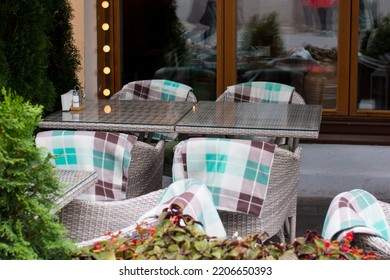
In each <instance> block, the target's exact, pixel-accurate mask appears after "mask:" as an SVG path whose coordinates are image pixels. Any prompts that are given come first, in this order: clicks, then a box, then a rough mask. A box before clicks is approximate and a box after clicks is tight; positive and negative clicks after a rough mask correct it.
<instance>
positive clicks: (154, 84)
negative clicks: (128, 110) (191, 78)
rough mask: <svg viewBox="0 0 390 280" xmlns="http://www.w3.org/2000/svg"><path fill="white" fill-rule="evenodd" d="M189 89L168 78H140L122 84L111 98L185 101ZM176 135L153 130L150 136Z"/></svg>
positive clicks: (154, 137) (165, 137)
mask: <svg viewBox="0 0 390 280" xmlns="http://www.w3.org/2000/svg"><path fill="white" fill-rule="evenodd" d="M191 91H192V88H191V87H189V86H187V85H185V84H182V83H177V82H173V81H170V80H159V79H153V80H140V81H134V82H130V83H128V84H126V85H124V86H123V88H122V89H121V90H120V91H118V92H117V93H116V94H114V95H113V96H112V97H111V99H119V100H160V101H186V100H187V98H188V94H189V93H190V92H191ZM177 136H178V134H177V133H160V132H155V133H154V134H153V137H152V138H153V139H154V140H160V139H166V140H170V141H173V140H175V139H176V138H177Z"/></svg>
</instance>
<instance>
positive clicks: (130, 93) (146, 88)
mask: <svg viewBox="0 0 390 280" xmlns="http://www.w3.org/2000/svg"><path fill="white" fill-rule="evenodd" d="M191 91H192V88H191V87H189V86H187V85H185V84H181V83H177V82H173V81H169V80H156V79H154V80H141V81H134V82H130V83H128V84H126V85H124V86H123V88H122V89H121V90H120V91H118V92H117V93H116V94H114V95H113V96H112V97H111V98H112V99H120V100H162V101H186V100H187V97H188V94H189V93H190V92H191Z"/></svg>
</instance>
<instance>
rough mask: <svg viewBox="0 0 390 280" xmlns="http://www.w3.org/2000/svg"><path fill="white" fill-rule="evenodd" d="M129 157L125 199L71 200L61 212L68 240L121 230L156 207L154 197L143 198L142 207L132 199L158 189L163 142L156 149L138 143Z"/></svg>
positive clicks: (162, 157) (160, 182) (83, 238)
mask: <svg viewBox="0 0 390 280" xmlns="http://www.w3.org/2000/svg"><path fill="white" fill-rule="evenodd" d="M131 154H132V159H131V163H130V167H129V177H128V187H127V199H126V200H121V201H86V200H73V201H72V202H70V203H69V204H68V205H66V206H65V207H64V208H63V209H62V211H61V212H60V221H61V223H62V224H64V225H65V227H66V228H67V229H68V230H69V232H68V236H69V237H70V238H74V239H76V240H86V239H90V238H92V237H97V236H100V235H103V234H104V233H106V232H107V231H113V230H118V229H121V228H123V227H125V226H126V225H128V224H129V222H128V221H131V222H134V221H135V219H136V218H137V217H139V216H140V215H141V214H142V213H143V212H142V211H143V209H144V208H145V209H149V208H150V207H151V206H153V205H154V204H155V203H154V202H155V200H153V199H154V198H151V200H152V203H149V202H148V198H147V197H146V198H145V201H144V203H143V202H142V203H141V204H142V205H137V204H134V203H133V198H134V197H139V196H142V195H144V194H147V193H150V192H153V191H156V190H158V189H161V186H162V168H163V160H164V140H160V141H159V142H158V143H157V145H156V146H152V145H150V144H147V143H144V142H140V141H137V142H136V143H135V145H134V147H133V149H132V153H131ZM145 211H146V210H145Z"/></svg>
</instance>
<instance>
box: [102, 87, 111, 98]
mask: <svg viewBox="0 0 390 280" xmlns="http://www.w3.org/2000/svg"><path fill="white" fill-rule="evenodd" d="M110 94H111V91H110V90H109V89H108V88H106V89H105V90H103V95H104V96H109V95H110Z"/></svg>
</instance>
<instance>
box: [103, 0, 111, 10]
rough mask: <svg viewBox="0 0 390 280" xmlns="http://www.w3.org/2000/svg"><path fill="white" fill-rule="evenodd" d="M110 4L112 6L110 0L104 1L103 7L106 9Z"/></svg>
mask: <svg viewBox="0 0 390 280" xmlns="http://www.w3.org/2000/svg"><path fill="white" fill-rule="evenodd" d="M109 6H110V3H108V1H103V2H102V7H103V8H104V9H107V8H108V7H109Z"/></svg>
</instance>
